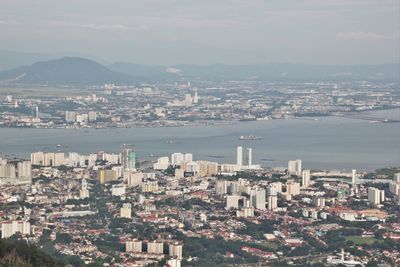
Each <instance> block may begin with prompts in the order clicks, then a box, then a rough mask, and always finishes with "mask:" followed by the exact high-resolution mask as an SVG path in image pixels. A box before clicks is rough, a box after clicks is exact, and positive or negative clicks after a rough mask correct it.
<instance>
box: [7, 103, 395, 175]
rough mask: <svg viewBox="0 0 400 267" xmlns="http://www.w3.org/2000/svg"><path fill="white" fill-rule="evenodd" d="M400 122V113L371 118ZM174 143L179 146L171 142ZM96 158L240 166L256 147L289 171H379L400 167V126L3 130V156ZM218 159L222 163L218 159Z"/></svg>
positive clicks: (304, 123)
mask: <svg viewBox="0 0 400 267" xmlns="http://www.w3.org/2000/svg"><path fill="white" fill-rule="evenodd" d="M368 115H373V116H376V117H383V118H388V117H392V118H393V117H394V118H397V119H399V117H400V110H391V111H380V112H374V113H369V114H368ZM248 134H253V135H258V136H262V140H255V141H240V140H238V138H239V136H240V135H248ZM170 139H173V140H175V141H176V143H174V144H167V143H166V141H167V140H170ZM57 144H64V145H68V147H67V148H63V150H64V151H74V152H78V153H91V152H96V151H100V150H104V151H108V152H118V151H119V150H120V148H121V145H122V144H133V145H134V146H135V147H136V150H137V154H138V156H139V157H140V158H141V159H146V158H149V156H150V155H155V156H167V155H170V154H171V153H173V152H179V151H180V152H192V153H193V154H194V158H195V159H206V160H214V161H218V162H234V160H235V147H236V146H237V145H243V146H244V147H252V148H253V161H254V163H258V164H261V165H263V166H286V165H287V161H288V160H290V159H296V158H300V159H302V160H303V166H304V168H312V169H322V168H326V169H343V170H349V169H352V168H356V169H360V170H374V169H377V168H381V167H386V166H390V165H392V166H394V165H395V166H400V123H370V122H368V121H365V120H356V119H347V118H337V117H323V118H318V120H314V119H313V118H302V119H291V120H273V121H255V122H241V123H237V124H233V125H225V126H207V127H200V126H188V127H170V128H165V127H164V128H130V129H101V130H94V129H89V130H85V129H16V128H11V129H9V128H0V152H1V153H2V154H3V155H15V156H20V157H21V156H22V157H29V154H30V153H31V152H34V151H38V150H42V151H56V150H57V148H56V145H57ZM215 156H218V157H221V158H215Z"/></svg>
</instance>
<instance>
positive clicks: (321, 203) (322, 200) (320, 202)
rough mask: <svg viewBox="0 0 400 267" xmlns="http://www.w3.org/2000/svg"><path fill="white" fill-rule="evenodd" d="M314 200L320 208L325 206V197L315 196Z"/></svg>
mask: <svg viewBox="0 0 400 267" xmlns="http://www.w3.org/2000/svg"><path fill="white" fill-rule="evenodd" d="M312 202H313V204H314V205H315V206H316V207H319V208H323V207H325V198H324V197H322V196H314V197H313V199H312Z"/></svg>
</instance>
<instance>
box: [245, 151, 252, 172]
mask: <svg viewBox="0 0 400 267" xmlns="http://www.w3.org/2000/svg"><path fill="white" fill-rule="evenodd" d="M246 150H247V166H248V167H249V168H250V167H251V166H252V165H253V149H251V148H247V149H246Z"/></svg>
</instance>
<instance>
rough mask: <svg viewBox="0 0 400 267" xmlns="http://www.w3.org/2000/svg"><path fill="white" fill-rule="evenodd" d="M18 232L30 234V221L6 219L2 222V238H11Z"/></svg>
mask: <svg viewBox="0 0 400 267" xmlns="http://www.w3.org/2000/svg"><path fill="white" fill-rule="evenodd" d="M16 233H21V234H23V235H29V234H30V233H31V224H30V223H29V222H28V221H6V222H3V223H2V224H1V238H9V237H10V236H12V235H14V234H16Z"/></svg>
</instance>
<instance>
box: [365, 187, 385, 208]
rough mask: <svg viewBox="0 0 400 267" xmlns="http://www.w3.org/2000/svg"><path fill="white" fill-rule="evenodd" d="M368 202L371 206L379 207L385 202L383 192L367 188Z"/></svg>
mask: <svg viewBox="0 0 400 267" xmlns="http://www.w3.org/2000/svg"><path fill="white" fill-rule="evenodd" d="M368 201H369V202H370V203H371V204H373V205H379V204H380V203H381V202H383V201H385V191H384V190H379V189H378V188H375V187H369V188H368Z"/></svg>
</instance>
